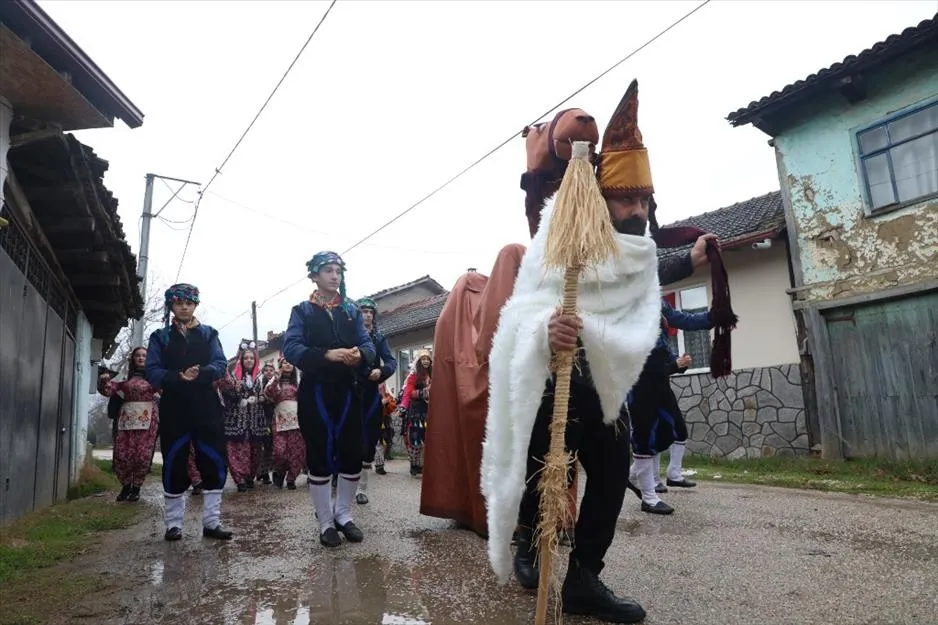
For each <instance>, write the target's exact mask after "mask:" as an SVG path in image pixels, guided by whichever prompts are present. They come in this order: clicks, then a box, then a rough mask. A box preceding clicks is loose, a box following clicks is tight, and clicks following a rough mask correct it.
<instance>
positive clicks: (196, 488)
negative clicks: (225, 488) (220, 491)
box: [192, 482, 202, 495]
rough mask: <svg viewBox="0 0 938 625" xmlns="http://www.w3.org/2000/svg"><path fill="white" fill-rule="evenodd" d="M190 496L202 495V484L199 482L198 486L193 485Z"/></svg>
mask: <svg viewBox="0 0 938 625" xmlns="http://www.w3.org/2000/svg"><path fill="white" fill-rule="evenodd" d="M192 494H193V495H201V494H202V482H199V483H198V484H193V486H192Z"/></svg>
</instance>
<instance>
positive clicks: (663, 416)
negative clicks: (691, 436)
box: [626, 358, 687, 456]
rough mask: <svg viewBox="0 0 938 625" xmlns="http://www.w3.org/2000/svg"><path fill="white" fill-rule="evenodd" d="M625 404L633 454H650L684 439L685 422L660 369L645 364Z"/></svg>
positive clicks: (668, 379)
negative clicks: (630, 419) (630, 430)
mask: <svg viewBox="0 0 938 625" xmlns="http://www.w3.org/2000/svg"><path fill="white" fill-rule="evenodd" d="M651 361H652V359H651V358H649V363H651ZM626 404H627V405H628V409H629V413H630V415H631V417H632V451H633V452H634V453H635V454H636V455H639V456H653V455H655V454H658V453H661V452H662V451H664V450H665V449H667V448H668V447H670V446H671V444H672V443H674V442H679V443H683V442H686V441H687V422H686V421H684V415H682V414H681V409H680V408H679V407H678V403H677V398H676V397H675V396H674V391H673V390H672V389H671V376H670V374H669V373H668V372H667V371H666V370H664V369H663V368H661V367H654V366H652V365H651V364H646V365H645V369H644V370H643V371H642V374H641V376H640V377H639V379H638V382H636V383H635V386H634V387H632V390H631V392H629V395H628V397H627V398H626Z"/></svg>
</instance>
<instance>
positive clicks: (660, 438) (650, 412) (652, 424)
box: [623, 300, 713, 514]
mask: <svg viewBox="0 0 938 625" xmlns="http://www.w3.org/2000/svg"><path fill="white" fill-rule="evenodd" d="M660 323H661V331H660V333H659V335H658V342H657V343H656V344H655V347H654V348H653V349H652V350H651V354H649V356H648V360H646V361H645V367H644V368H643V369H642V374H641V376H639V378H638V382H636V383H635V386H633V387H632V389H631V390H630V391H629V393H628V395H627V396H626V402H625V404H624V406H623V410H627V413H628V415H629V417H630V418H631V425H632V432H631V438H632V441H631V442H632V454H633V458H634V461H633V463H632V466H631V467H630V470H629V475H630V482H631V483H632V484H633V485H634V486H633V487H632V488H633V492H635V494H636V495H637V496H639V497H640V498H641V501H642V506H641V508H642V511H643V512H649V513H652V514H671V513H672V512H674V509H673V508H672V507H671V506H669V505H668V504H666V503H664V502H663V501H661V499H660V498H659V497H658V494H657V492H656V487H657V482H658V474H657V472H656V470H655V458H656V457H657V456H658V454H660V453H661V452H662V451H664V450H665V449H668V448H669V447H672V444H673V447H672V452H671V453H672V454H673V455H674V456H677V457H676V458H674V460H673V465H672V467H670V468H669V471H668V485H669V486H683V487H689V486H694V483H693V482H689V481H687V480H685V479H684V478H683V477H681V468H680V466H681V465H680V463H681V458H683V455H684V454H683V452H684V446H685V445H686V443H687V423H686V422H685V421H684V416H683V415H682V414H681V409H680V408H679V407H678V403H677V397H675V396H674V391H673V390H672V389H671V376H672V375H674V374H675V373H678V366H677V360H676V356H675V354H674V353H673V352H672V351H671V346H670V345H669V344H668V331H669V329H670V328H676V329H680V330H688V331H694V330H709V329H710V328H712V326H713V324H712V323H711V320H710V313H709V312H701V313H685V312H681V311H678V310H674V309H673V308H672V307H671V305H670V304H669V303H668V302H667V301H666V300H662V301H661V322H660ZM626 407H627V408H626ZM672 476H673V478H672Z"/></svg>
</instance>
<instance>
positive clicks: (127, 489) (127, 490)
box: [117, 484, 132, 501]
mask: <svg viewBox="0 0 938 625" xmlns="http://www.w3.org/2000/svg"><path fill="white" fill-rule="evenodd" d="M131 488H132V487H131V485H130V484H127V485H126V486H124V487H123V488H122V489H121V492H119V493H118V494H117V501H127V497H128V496H129V495H130V489H131Z"/></svg>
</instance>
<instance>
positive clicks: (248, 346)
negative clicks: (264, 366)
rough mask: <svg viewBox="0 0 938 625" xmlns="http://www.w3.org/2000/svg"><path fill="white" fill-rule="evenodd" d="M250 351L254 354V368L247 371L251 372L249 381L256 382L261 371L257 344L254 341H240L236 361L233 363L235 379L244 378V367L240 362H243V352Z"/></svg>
mask: <svg viewBox="0 0 938 625" xmlns="http://www.w3.org/2000/svg"><path fill="white" fill-rule="evenodd" d="M245 352H251V353H252V354H254V369H253V370H251V371H250V372H249V373H250V374H251V382H252V383H254V382H257V378H258V377H259V375H260V372H261V359H260V358H258V357H257V344H256V343H254V341H241V345H240V346H239V347H238V362H237V363H235V369H234V374H235V379H236V380H239V381H240V380H244V367H243V366H242V363H243V362H244V353H245Z"/></svg>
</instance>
